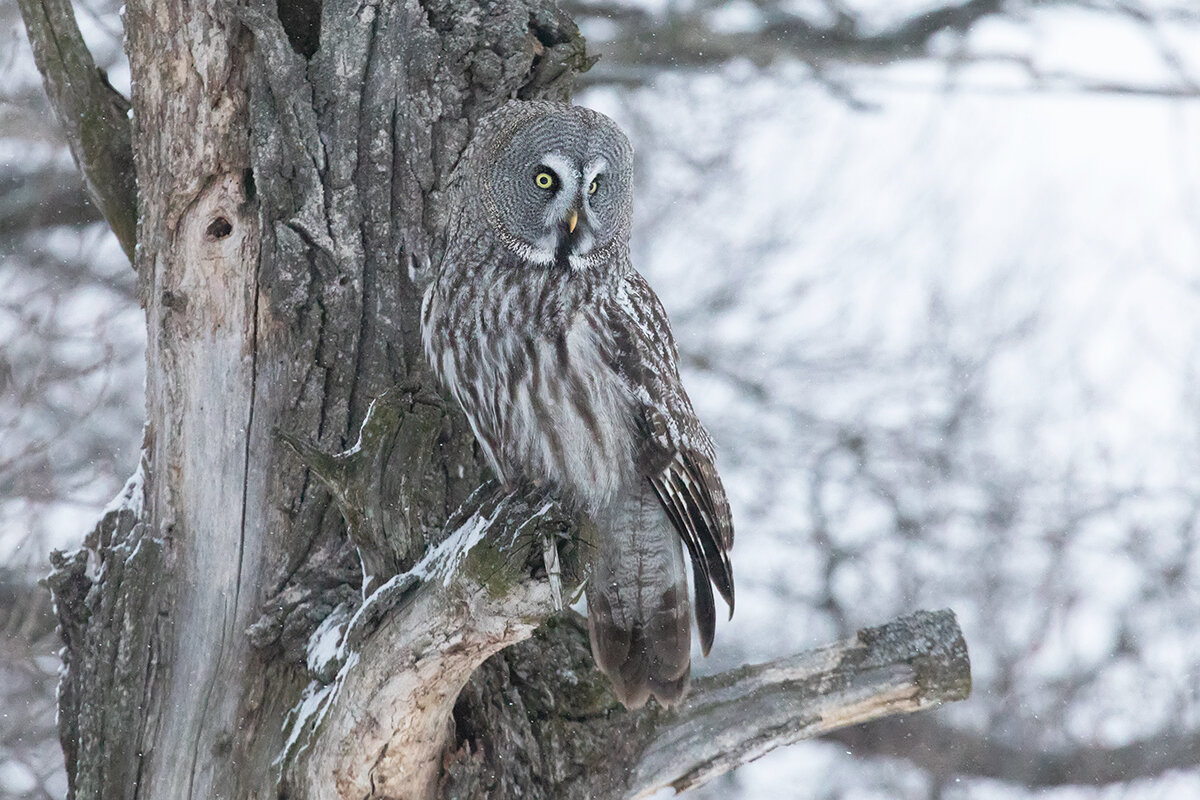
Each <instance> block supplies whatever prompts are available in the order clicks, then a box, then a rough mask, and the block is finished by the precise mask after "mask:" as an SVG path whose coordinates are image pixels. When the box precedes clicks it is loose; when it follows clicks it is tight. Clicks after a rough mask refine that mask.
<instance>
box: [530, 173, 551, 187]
mask: <svg viewBox="0 0 1200 800" xmlns="http://www.w3.org/2000/svg"><path fill="white" fill-rule="evenodd" d="M533 182H534V183H536V184H537V187H538V188H539V189H550V188H553V186H554V175H553V174H551V173H549V172H539V173H538V174H537V175H535V176H534V177H533Z"/></svg>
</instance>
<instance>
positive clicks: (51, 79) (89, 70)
mask: <svg viewBox="0 0 1200 800" xmlns="http://www.w3.org/2000/svg"><path fill="white" fill-rule="evenodd" d="M19 4H20V6H21V16H22V17H24V19H25V30H26V31H27V32H28V34H29V42H30V44H31V45H32V46H33V55H34V59H35V60H36V61H37V66H38V70H39V71H40V72H41V73H42V78H43V81H44V83H45V86H46V94H47V95H49V97H50V104H51V105H52V106H53V107H54V110H55V113H56V114H57V116H58V120H59V122H60V123H61V124H62V127H63V130H64V132H65V133H66V137H67V141H68V142H69V143H70V146H71V154H72V155H73V156H74V157H75V163H77V164H78V165H79V169H80V171H81V172H83V176H84V178H85V179H86V180H87V184H88V188H89V189H90V190H91V193H92V197H93V198H94V199H95V201H96V205H97V206H99V208H100V211H101V213H102V214H103V215H104V218H105V219H107V220H108V224H109V225H110V226H112V229H113V232H114V233H116V235H117V239H118V241H120V243H121V247H122V249H124V251H125V254H126V255H127V256H129V257H130V260H132V259H133V248H134V244H135V241H136V236H137V187H136V182H135V177H134V168H133V146H132V134H131V131H130V124H129V119H128V117H127V113H128V111H129V102H128V101H127V100H126V99H125V98H124V97H122V96H121V94H120V93H119V92H117V91H116V90H115V89H113V88H112V86H110V85H109V83H108V80H107V79H106V78H105V76H104V73H103V72H101V71H100V70H99V69H97V68H96V63H95V61H93V60H92V55H91V53H90V52H89V51H88V49H87V45H85V44H84V41H83V36H82V35H81V34H80V32H79V26H78V24H76V22H75V13H74V11H73V10H72V8H71V3H70V0H19Z"/></svg>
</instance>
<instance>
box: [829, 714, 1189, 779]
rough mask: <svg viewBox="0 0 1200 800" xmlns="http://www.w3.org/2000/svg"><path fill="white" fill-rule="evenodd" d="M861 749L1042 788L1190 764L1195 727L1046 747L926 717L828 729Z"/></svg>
mask: <svg viewBox="0 0 1200 800" xmlns="http://www.w3.org/2000/svg"><path fill="white" fill-rule="evenodd" d="M828 738H830V739H833V740H834V741H837V742H841V743H842V744H844V745H846V746H847V747H848V748H850V749H852V750H853V751H854V752H855V753H856V754H859V755H871V756H886V757H892V758H903V759H905V760H906V761H908V762H910V763H912V764H915V765H917V766H919V767H921V768H922V769H925V770H928V771H929V772H931V773H933V774H941V775H946V774H969V775H974V776H978V777H981V778H995V779H996V780H1002V781H1005V782H1007V783H1015V784H1019V785H1021V786H1027V787H1029V788H1031V789H1042V788H1046V787H1051V786H1067V785H1088V786H1101V785H1105V784H1110V783H1128V782H1130V781H1134V780H1138V779H1139V778H1153V777H1158V776H1161V775H1163V774H1164V773H1166V772H1169V771H1170V770H1174V769H1193V768H1195V766H1196V754H1197V753H1200V733H1198V732H1195V731H1191V732H1164V733H1162V734H1160V735H1157V736H1152V737H1150V738H1147V739H1142V740H1139V741H1136V742H1131V743H1129V744H1127V745H1123V746H1120V747H1103V746H1079V747H1073V748H1044V747H1038V746H1036V745H1035V744H1032V743H1030V742H1023V743H1016V744H1014V743H1012V742H1006V741H1004V740H1003V738H1002V737H999V736H996V735H994V734H991V735H981V734H980V733H978V732H975V731H969V730H960V729H958V728H954V727H952V726H950V725H947V724H946V723H944V722H942V721H941V720H937V719H934V718H930V717H921V718H919V719H903V720H901V719H895V720H884V721H881V722H879V723H877V724H875V725H868V726H863V727H860V728H847V729H846V730H841V731H837V732H835V733H832V734H830V735H829V737H828Z"/></svg>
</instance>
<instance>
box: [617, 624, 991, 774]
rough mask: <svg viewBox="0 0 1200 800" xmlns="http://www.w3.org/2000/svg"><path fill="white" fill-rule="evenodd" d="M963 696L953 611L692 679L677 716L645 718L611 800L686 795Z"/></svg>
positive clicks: (964, 671) (965, 673)
mask: <svg viewBox="0 0 1200 800" xmlns="http://www.w3.org/2000/svg"><path fill="white" fill-rule="evenodd" d="M970 690H971V676H970V661H969V659H968V657H967V646H966V643H965V642H964V641H963V638H962V631H961V630H959V627H958V623H957V621H956V620H955V618H954V614H953V612H951V611H948V610H943V611H937V612H932V613H931V612H925V611H922V612H917V613H916V614H913V615H911V616H908V617H902V618H900V619H897V620H894V621H892V622H889V623H887V624H886V625H882V626H880V627H878V628H866V629H863V630H861V631H859V632H858V635H857V636H856V637H855V638H853V639H849V640H846V641H844V642H839V643H837V644H833V645H829V646H827V647H822V648H820V649H817V650H812V651H809V652H806V653H801V654H799V655H796V656H792V657H790V658H785V659H781V660H779V661H773V662H770V663H767V664H760V665H757V666H751V667H744V668H742V669H739V670H734V671H732V672H728V673H725V674H722V675H718V676H716V677H714V678H710V679H708V680H703V681H699V682H697V685H696V687H695V688H694V690H693V691H692V693H691V694H690V695H689V697H688V698H687V699H686V700H685V701H684V703H683V704H682V705H681V706H680V707H679V708H678V710H675V711H672V712H669V713H662V712H647V714H648V715H649V716H650V717H651V718H652V719H653V720H654V722H653V735H652V736H651V737H650V739H649V741H648V743H647V744H646V746H645V748H644V750H643V751H642V753H641V754H640V757H639V759H638V761H637V766H636V767H635V768H634V769H633V770H632V777H630V778H629V779H628V784H627V787H626V789H625V791H624V792H623V793H622V795H621V796H623V797H626V798H642V797H649V796H650V795H652V794H654V793H655V792H656V791H658V790H660V789H663V788H666V787H668V786H669V787H673V788H674V789H675V790H676V791H683V790H685V789H690V788H693V787H695V786H699V785H700V784H702V783H705V782H706V781H709V780H711V779H712V778H715V777H717V776H718V775H720V774H722V773H724V772H728V771H729V770H731V769H733V768H735V767H737V766H739V765H741V764H744V763H746V762H748V761H752V760H754V759H756V758H758V757H760V756H762V755H764V754H765V753H767V752H769V751H771V750H773V749H775V748H776V747H780V746H782V745H788V744H792V743H794V742H797V741H800V740H801V739H809V738H812V737H815V736H819V735H821V734H823V733H827V732H829V731H832V730H836V729H839V728H844V727H846V726H849V725H855V724H857V723H860V722H866V721H868V720H873V719H878V718H880V717H886V716H890V715H893V714H906V713H910V712H913V711H920V710H921V709H924V708H929V707H931V706H936V705H939V704H941V703H944V702H949V701H954V700H962V699H964V698H966V697H967V695H968V694H969V693H970ZM626 724H627V723H626ZM637 727H638V729H639V730H644V729H645V727H646V724H645V720H639V721H638V722H637ZM625 734H626V732H625V730H624V726H622V735H625Z"/></svg>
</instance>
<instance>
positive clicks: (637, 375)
mask: <svg viewBox="0 0 1200 800" xmlns="http://www.w3.org/2000/svg"><path fill="white" fill-rule="evenodd" d="M609 321H610V324H611V326H612V327H611V330H612V333H613V362H612V363H613V366H614V368H615V369H616V371H617V373H618V374H619V375H620V376H621V377H622V378H623V379H624V380H625V382H626V383H627V385H628V387H629V390H630V393H631V394H632V395H633V397H634V398H635V399H636V402H637V406H638V412H637V418H636V420H635V424H636V426H637V428H638V430H639V433H641V437H640V439H641V441H640V442H639V451H638V467H639V469H640V471H641V472H642V474H643V475H645V477H646V479H647V480H648V481H649V482H650V485H651V486H652V487H653V488H654V493H655V494H656V495H657V496H658V500H659V502H660V503H661V504H662V507H663V509H664V510H665V511H666V513H667V516H668V517H669V518H670V520H671V524H672V525H673V526H674V528H675V530H676V531H677V532H678V533H679V536H680V538H681V539H683V542H684V544H685V545H686V546H687V549H688V553H689V554H690V555H691V558H692V585H693V588H694V595H695V604H696V624H697V626H698V627H699V629H700V643H701V646H702V647H703V649H704V653H705V655H707V654H708V651H709V649H710V648H711V647H712V641H713V632H714V629H715V628H716V609H715V604H714V603H713V594H712V585H715V586H716V587H717V591H719V592H720V593H721V596H722V597H724V598H725V602H726V603H728V604H729V615H730V616H731V617H732V616H733V567H732V566H731V564H730V561H729V551H730V550H731V549H732V548H733V519H732V517H731V515H730V513H729V501H728V500H727V499H726V497H725V487H724V486H722V485H721V478H720V477H719V476H718V475H717V469H716V467H715V466H714V464H713V461H714V457H715V453H714V449H713V443H712V439H711V438H710V437H709V435H708V432H707V431H706V430H705V429H704V426H703V425H701V424H700V420H699V419H697V418H696V412H695V411H694V410H693V409H692V403H691V400H689V399H688V396H687V392H685V391H684V389H683V384H682V382H681V381H680V380H679V368H678V365H677V362H678V358H679V356H678V352H677V351H676V348H675V340H674V338H673V337H672V336H671V327H670V324H669V323H668V322H667V315H666V312H665V311H664V310H663V307H662V303H661V302H659V299H658V296H657V295H655V294H654V291H653V290H652V289H651V288H650V285H649V284H647V283H646V281H645V279H644V278H642V276H641V275H639V274H637V273H636V272H633V271H632V270H631V271H630V273H629V275H628V277H627V278H626V279H625V280H624V281H623V282H622V285H621V286H620V288H619V289H618V291H617V293H616V307H615V308H614V309H613V311H612V314H611V317H610V320H609Z"/></svg>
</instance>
